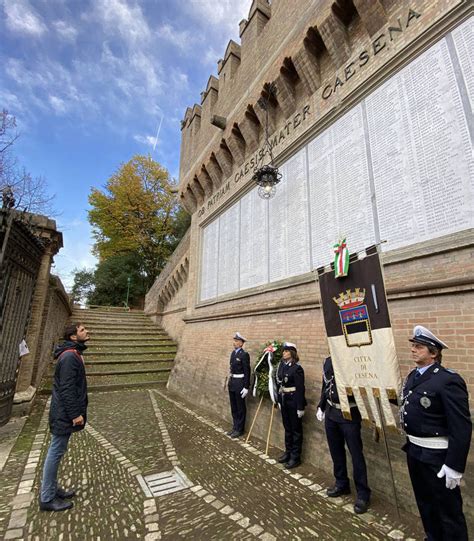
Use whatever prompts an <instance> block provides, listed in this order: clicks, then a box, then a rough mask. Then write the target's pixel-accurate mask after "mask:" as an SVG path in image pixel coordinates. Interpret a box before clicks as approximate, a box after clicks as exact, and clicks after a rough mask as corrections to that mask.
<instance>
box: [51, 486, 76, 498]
mask: <svg viewBox="0 0 474 541" xmlns="http://www.w3.org/2000/svg"><path fill="white" fill-rule="evenodd" d="M75 495H76V492H75V491H74V490H72V489H71V490H65V489H64V488H61V487H58V488H57V489H56V498H61V500H68V499H69V498H74V496H75Z"/></svg>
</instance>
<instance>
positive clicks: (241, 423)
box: [227, 332, 250, 438]
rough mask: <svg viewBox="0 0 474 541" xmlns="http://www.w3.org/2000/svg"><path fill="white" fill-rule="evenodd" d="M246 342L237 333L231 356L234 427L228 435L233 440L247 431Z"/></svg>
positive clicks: (230, 374) (248, 356)
mask: <svg viewBox="0 0 474 541" xmlns="http://www.w3.org/2000/svg"><path fill="white" fill-rule="evenodd" d="M245 341H246V340H245V338H244V337H243V336H242V335H241V334H240V333H238V332H236V333H235V336H234V351H233V352H232V353H231V355H230V373H229V383H228V389H229V399H230V409H231V412H232V421H233V425H232V430H229V432H227V435H228V436H230V437H231V438H238V437H239V436H242V434H243V433H244V430H245V416H246V414H247V408H246V405H245V397H246V396H247V394H248V392H249V387H250V355H249V354H248V353H247V352H246V351H244V349H243V347H244V343H245Z"/></svg>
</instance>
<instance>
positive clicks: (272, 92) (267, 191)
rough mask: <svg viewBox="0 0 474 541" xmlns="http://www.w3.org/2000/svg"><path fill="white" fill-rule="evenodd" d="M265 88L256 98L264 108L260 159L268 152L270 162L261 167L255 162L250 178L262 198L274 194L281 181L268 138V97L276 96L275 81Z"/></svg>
mask: <svg viewBox="0 0 474 541" xmlns="http://www.w3.org/2000/svg"><path fill="white" fill-rule="evenodd" d="M266 90H267V92H266V95H265V96H262V97H261V98H260V99H259V100H258V103H259V105H260V106H261V107H262V108H263V109H265V142H264V145H263V150H264V152H263V153H262V157H261V160H263V159H264V157H265V154H267V152H268V155H269V156H270V162H269V163H268V164H267V165H263V166H262V167H258V164H257V167H255V170H254V174H253V177H252V180H253V181H254V182H255V183H256V184H257V185H258V195H259V196H260V197H261V198H262V199H270V198H271V197H273V196H274V195H275V194H276V185H277V184H278V183H279V182H280V181H281V177H282V176H281V173H280V171H278V168H277V167H275V166H274V165H273V154H272V145H271V144H270V141H269V139H268V109H269V107H270V98H272V97H275V96H276V87H275V83H271V84H270V85H268V87H267V89H266ZM261 160H260V161H261Z"/></svg>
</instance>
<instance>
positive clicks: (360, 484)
mask: <svg viewBox="0 0 474 541" xmlns="http://www.w3.org/2000/svg"><path fill="white" fill-rule="evenodd" d="M325 427H326V437H327V440H328V446H329V452H330V453H331V458H332V462H333V465H334V469H333V471H334V477H335V478H336V486H337V488H348V487H349V477H348V475H347V462H346V449H345V447H344V443H346V444H347V447H348V448H349V452H350V453H351V457H352V468H353V471H352V474H353V477H354V484H355V486H356V491H357V497H358V498H360V499H361V500H364V501H369V499H370V492H371V491H370V488H369V485H368V482H367V466H366V463H365V458H364V453H363V446H362V438H361V435H360V431H361V424H360V423H358V422H352V423H351V422H344V421H343V422H337V421H334V420H332V419H330V418H329V416H328V412H326V417H325Z"/></svg>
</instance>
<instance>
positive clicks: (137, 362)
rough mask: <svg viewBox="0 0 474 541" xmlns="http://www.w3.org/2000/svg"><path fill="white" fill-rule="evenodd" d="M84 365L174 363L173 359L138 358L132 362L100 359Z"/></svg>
mask: <svg viewBox="0 0 474 541" xmlns="http://www.w3.org/2000/svg"><path fill="white" fill-rule="evenodd" d="M84 362H85V365H86V366H87V367H88V366H106V365H117V366H118V365H122V364H130V365H133V364H139V365H142V364H150V363H158V364H161V363H173V362H174V357H160V358H155V359H142V358H140V359H139V360H133V359H127V358H125V359H121V360H118V359H105V360H104V359H103V358H101V359H100V360H98V361H96V360H94V359H86V360H85V361H84Z"/></svg>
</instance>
